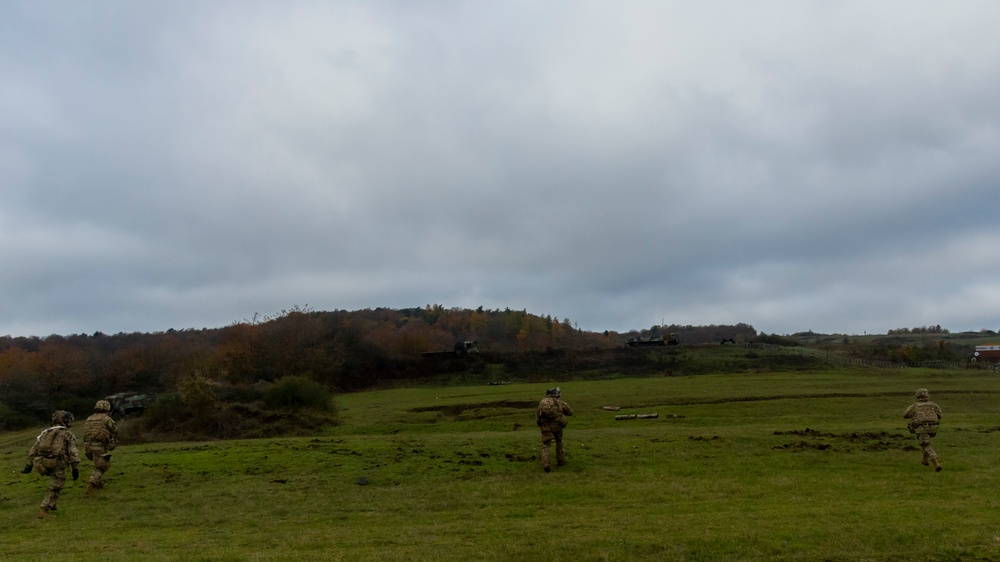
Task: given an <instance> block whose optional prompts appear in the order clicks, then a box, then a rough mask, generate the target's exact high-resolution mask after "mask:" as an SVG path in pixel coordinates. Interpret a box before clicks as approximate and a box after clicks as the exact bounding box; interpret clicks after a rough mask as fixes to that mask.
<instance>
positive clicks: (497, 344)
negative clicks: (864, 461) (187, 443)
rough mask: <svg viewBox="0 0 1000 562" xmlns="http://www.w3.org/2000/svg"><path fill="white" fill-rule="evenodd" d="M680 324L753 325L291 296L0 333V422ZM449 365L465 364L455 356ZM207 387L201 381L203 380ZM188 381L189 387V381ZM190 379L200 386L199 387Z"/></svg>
mask: <svg viewBox="0 0 1000 562" xmlns="http://www.w3.org/2000/svg"><path fill="white" fill-rule="evenodd" d="M661 332H662V333H678V334H681V337H682V341H685V342H686V343H709V342H717V341H718V340H720V339H723V338H731V337H737V338H740V339H743V340H749V339H751V338H753V337H754V336H755V335H756V331H755V330H754V329H753V327H752V326H749V325H747V324H739V325H736V326H703V327H695V326H676V325H671V326H653V327H651V328H649V329H644V330H635V331H632V332H629V333H627V334H619V333H617V332H612V331H605V332H590V331H586V330H580V329H578V328H577V327H575V326H574V325H573V323H572V322H570V320H568V319H565V318H564V319H559V318H556V317H552V316H542V315H535V314H531V313H528V312H527V311H525V310H520V311H518V310H511V309H509V308H508V309H504V310H500V309H495V310H485V309H483V308H482V307H480V308H477V309H474V310H472V309H462V308H445V307H444V306H442V305H437V304H435V305H427V306H425V307H422V308H405V309H391V308H375V309H364V310H357V311H345V310H334V311H314V310H311V309H309V308H308V307H298V306H295V307H292V308H291V309H290V310H283V311H281V312H280V313H278V314H274V315H271V316H263V317H262V316H260V315H255V316H254V317H252V318H249V319H244V320H242V321H238V322H234V323H233V324H231V325H229V326H226V327H223V328H214V329H207V328H206V329H200V330H194V329H189V330H173V329H171V330H167V331H165V332H155V333H130V334H126V333H119V334H115V335H108V334H103V333H100V332H95V333H93V334H89V335H88V334H76V335H65V336H63V335H50V336H47V337H11V336H4V337H0V391H2V393H0V430H2V429H11V428H15V427H22V426H26V425H30V424H33V423H37V422H38V421H39V420H45V419H47V418H48V416H49V415H50V414H51V412H52V411H53V410H54V409H57V408H62V409H67V410H70V411H75V412H81V413H85V412H89V410H90V409H91V407H92V406H93V404H94V401H96V400H97V399H99V398H103V397H104V396H106V395H109V394H113V393H117V392H123V391H135V392H144V393H177V392H178V390H179V389H180V390H186V394H184V396H187V397H190V398H189V399H188V401H189V402H191V404H189V405H188V406H190V407H191V409H192V410H193V409H196V408H195V407H194V406H195V405H196V404H195V403H197V407H198V408H200V409H205V408H206V405H205V399H206V398H205V397H206V396H207V394H212V393H214V395H216V396H217V395H219V394H224V393H227V392H228V393H229V394H230V395H235V394H239V392H237V390H235V389H246V388H251V387H254V385H257V386H259V385H267V384H271V383H275V382H276V381H279V380H280V379H283V378H285V377H296V378H297V379H300V380H308V381H312V382H314V383H317V384H319V385H322V387H323V388H326V389H329V390H330V391H332V392H343V391H353V390H361V389H367V388H374V387H379V386H383V385H387V384H392V383H394V382H398V381H401V380H419V379H426V378H428V377H432V376H435V375H437V374H440V372H441V371H442V369H443V368H444V369H446V368H447V366H445V367H443V366H442V365H441V364H440V363H437V362H432V361H427V360H425V359H424V358H423V357H422V356H421V353H422V352H425V351H439V350H449V349H453V346H454V345H455V342H456V341H465V340H475V341H477V342H478V345H479V350H480V351H481V352H482V353H483V354H485V355H486V356H492V357H494V358H496V357H505V359H494V360H498V361H501V362H503V361H506V362H507V363H509V364H510V363H511V362H512V361H515V362H516V357H517V356H518V355H526V356H530V355H531V354H536V355H537V354H546V353H548V354H553V353H557V352H565V351H566V350H575V351H584V350H586V351H591V352H601V351H606V350H612V349H615V348H621V347H622V344H623V341H624V339H625V338H626V337H629V336H633V335H639V336H648V335H656V334H659V333H661ZM455 368H467V366H458V367H455ZM206 388H207V389H208V390H206ZM191 389H196V390H197V391H192V390H191ZM198 389H200V390H198Z"/></svg>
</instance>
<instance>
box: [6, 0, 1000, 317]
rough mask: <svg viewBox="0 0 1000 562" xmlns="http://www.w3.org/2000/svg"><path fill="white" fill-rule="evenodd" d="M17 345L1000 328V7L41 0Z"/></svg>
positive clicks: (19, 210) (20, 32)
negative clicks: (225, 333)
mask: <svg viewBox="0 0 1000 562" xmlns="http://www.w3.org/2000/svg"><path fill="white" fill-rule="evenodd" d="M0 16H2V17H0V243H2V244H0V290H2V297H0V335H4V334H7V335H13V336H29V335H36V336H40V337H45V336H47V335H51V334H61V335H68V334H75V333H92V332H94V331H102V332H105V333H118V332H136V331H139V332H157V331H164V330H167V329H170V328H175V329H186V328H203V327H208V328H215V327H222V326H227V325H229V324H232V323H233V322H237V321H240V320H244V319H247V318H250V317H252V316H253V315H254V314H255V313H259V314H262V315H270V314H275V313H278V312H280V311H281V310H283V309H290V308H292V307H293V306H304V307H308V308H310V309H313V310H357V309H363V308H376V307H390V308H408V307H422V306H425V305H427V304H441V305H444V306H445V307H446V308H451V307H461V308H476V307H479V306H482V307H484V308H487V309H494V308H500V309H503V308H508V307H509V308H511V309H515V310H522V309H525V310H527V311H528V312H531V313H534V314H540V315H551V316H554V317H558V318H560V319H566V318H568V319H569V320H570V321H571V322H572V323H574V324H575V325H577V326H579V327H580V328H581V329H586V330H594V331H603V330H606V329H608V330H616V331H627V330H630V329H638V328H649V327H650V326H653V325H657V324H661V323H666V324H694V325H705V324H730V323H737V322H746V323H749V324H752V325H753V326H754V327H755V328H757V329H758V330H760V331H764V332H768V333H782V334H784V333H793V332H797V331H805V330H814V331H817V332H825V333H846V334H861V333H864V332H867V333H884V332H885V331H886V330H889V329H893V328H900V327H915V326H924V325H935V324H940V325H941V326H942V327H944V328H948V329H950V330H952V331H963V330H979V329H982V328H989V329H993V330H997V329H1000V199H998V196H1000V190H998V187H1000V33H998V32H997V28H996V26H997V22H1000V2H995V1H992V0H984V1H958V2H938V1H934V2H930V1H927V2H922V1H913V0H906V1H898V2H891V1H880V2H870V1H859V2H850V1H844V2H828V1H806V0H793V1H787V2H783V1H761V2H744V1H736V0H734V1H729V2H713V1H699V2H680V1H678V2H669V1H650V2H638V1H635V2H633V1H627V0H625V1H618V0H616V1H614V2H611V1H600V2H596V1H595V2H590V1H581V0H572V1H569V0H567V1H503V2H485V1H484V2H470V1H464V0H462V1H453V2H452V1H425V2H411V1H403V0H400V1H384V2H380V1H372V0H364V1H357V2H353V1H343V2H341V1H323V2H319V1H317V2H300V1H294V0H292V1H289V0H282V1H274V2H250V1H245V0H239V1H232V2H229V1H205V0H195V1H178V0H170V1H149V2H131V1H128V2H126V1H102V2H78V1H75V0H73V1H47V2H29V1H19V0H15V1H10V2H4V3H3V5H2V6H0Z"/></svg>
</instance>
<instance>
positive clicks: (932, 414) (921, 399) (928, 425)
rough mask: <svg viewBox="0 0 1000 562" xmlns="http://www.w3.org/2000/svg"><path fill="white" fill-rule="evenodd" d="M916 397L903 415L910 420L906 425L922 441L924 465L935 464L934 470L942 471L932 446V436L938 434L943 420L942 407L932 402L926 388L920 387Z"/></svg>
mask: <svg viewBox="0 0 1000 562" xmlns="http://www.w3.org/2000/svg"><path fill="white" fill-rule="evenodd" d="M916 398H917V401H916V402H914V403H913V404H910V405H909V406H908V407H907V408H906V411H904V412H903V417H904V418H906V419H908V420H910V422H909V423H908V424H907V426H906V427H907V429H909V430H910V433H913V434H916V436H917V441H918V442H919V443H920V448H921V450H922V451H923V453H924V458H923V460H922V461H921V463H922V464H923V465H924V466H927V465H928V464H933V465H934V470H935V471H938V472H940V471H941V463H939V462H938V455H937V451H935V450H934V447H932V446H931V438H932V437H935V436H937V430H938V427H939V425H940V422H941V408H940V407H938V405H937V404H935V403H933V402H931V400H930V394H929V393H928V392H927V389H926V388H918V389H917V392H916Z"/></svg>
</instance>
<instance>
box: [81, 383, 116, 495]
mask: <svg viewBox="0 0 1000 562" xmlns="http://www.w3.org/2000/svg"><path fill="white" fill-rule="evenodd" d="M109 412H111V403H110V402H108V401H107V400H98V401H97V404H95V405H94V414H93V415H92V416H90V417H89V418H87V421H86V422H85V423H84V425H83V450H84V451H85V452H86V454H87V458H88V459H90V460H92V461H94V471H93V472H91V473H90V480H88V481H87V494H88V495H89V494H91V493H92V492H93V491H94V489H96V488H103V487H104V483H103V482H101V476H103V475H104V473H105V472H107V471H108V469H110V468H111V451H114V450H115V447H117V446H118V424H116V423H115V420H113V419H111V415H110V414H109Z"/></svg>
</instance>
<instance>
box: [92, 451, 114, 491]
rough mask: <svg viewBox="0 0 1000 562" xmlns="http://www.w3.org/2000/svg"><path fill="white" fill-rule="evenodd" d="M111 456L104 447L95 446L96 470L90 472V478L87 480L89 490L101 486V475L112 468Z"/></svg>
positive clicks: (94, 459)
mask: <svg viewBox="0 0 1000 562" xmlns="http://www.w3.org/2000/svg"><path fill="white" fill-rule="evenodd" d="M109 457H110V455H108V454H107V453H106V452H105V451H104V447H94V449H93V461H94V470H93V472H91V473H90V479H89V481H88V482H87V489H88V490H89V489H92V488H100V487H101V477H102V476H104V473H105V472H107V471H108V469H109V468H111V459H110V458H109Z"/></svg>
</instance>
